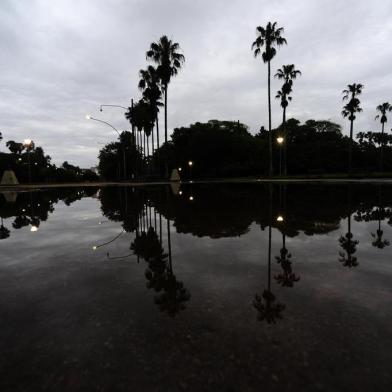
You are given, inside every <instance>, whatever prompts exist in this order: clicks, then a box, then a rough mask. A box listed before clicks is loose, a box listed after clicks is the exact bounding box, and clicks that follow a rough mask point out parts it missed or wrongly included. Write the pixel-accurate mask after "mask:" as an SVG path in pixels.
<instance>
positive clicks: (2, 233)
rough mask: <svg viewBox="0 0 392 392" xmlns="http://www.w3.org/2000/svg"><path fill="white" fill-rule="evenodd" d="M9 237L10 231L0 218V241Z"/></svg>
mask: <svg viewBox="0 0 392 392" xmlns="http://www.w3.org/2000/svg"><path fill="white" fill-rule="evenodd" d="M9 236H10V231H9V229H7V228H6V227H5V226H4V223H3V217H1V225H0V240H5V239H6V238H8V237H9Z"/></svg>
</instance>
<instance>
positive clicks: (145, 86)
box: [138, 65, 163, 154]
mask: <svg viewBox="0 0 392 392" xmlns="http://www.w3.org/2000/svg"><path fill="white" fill-rule="evenodd" d="M139 75H140V81H139V85H138V87H139V89H140V90H142V91H143V99H144V101H145V102H147V104H148V105H149V106H150V111H151V115H152V116H154V119H155V122H156V130H157V149H158V148H159V123H158V113H159V107H160V106H163V104H162V102H161V97H162V92H161V89H160V85H159V84H160V79H159V74H158V72H157V70H156V68H154V67H153V66H152V65H149V66H148V67H147V69H146V70H143V69H142V70H140V71H139ZM152 154H154V133H153V132H152Z"/></svg>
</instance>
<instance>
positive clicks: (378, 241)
mask: <svg viewBox="0 0 392 392" xmlns="http://www.w3.org/2000/svg"><path fill="white" fill-rule="evenodd" d="M386 215H387V214H386V211H385V208H384V206H383V203H382V193H381V186H379V188H378V210H377V218H378V229H377V231H376V234H374V233H371V235H372V237H373V238H374V241H372V245H373V246H374V247H376V248H378V249H384V248H385V247H386V246H389V245H390V242H389V240H387V239H383V235H384V231H383V230H382V229H381V219H385V216H386Z"/></svg>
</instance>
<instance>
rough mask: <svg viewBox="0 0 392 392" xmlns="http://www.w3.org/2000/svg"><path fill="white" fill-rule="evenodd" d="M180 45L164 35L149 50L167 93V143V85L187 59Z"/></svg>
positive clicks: (148, 56)
mask: <svg viewBox="0 0 392 392" xmlns="http://www.w3.org/2000/svg"><path fill="white" fill-rule="evenodd" d="M179 49H180V45H179V44H178V43H177V42H173V41H172V40H170V39H169V38H168V37H167V36H166V35H163V36H162V37H161V38H160V39H159V41H158V42H153V43H152V44H151V45H150V49H149V50H148V51H147V53H146V56H147V59H151V60H152V61H153V62H154V63H156V64H157V65H158V67H157V72H158V74H159V78H160V80H161V84H162V87H163V93H164V95H165V143H167V87H168V85H169V83H170V80H171V78H172V76H175V75H177V73H178V71H179V70H180V68H181V66H182V64H183V63H184V61H185V57H184V55H183V54H181V53H179Z"/></svg>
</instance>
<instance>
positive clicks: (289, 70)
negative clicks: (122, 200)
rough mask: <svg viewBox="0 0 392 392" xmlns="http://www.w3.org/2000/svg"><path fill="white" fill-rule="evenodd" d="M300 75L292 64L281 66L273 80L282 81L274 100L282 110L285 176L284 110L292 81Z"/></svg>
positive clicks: (284, 168)
mask: <svg viewBox="0 0 392 392" xmlns="http://www.w3.org/2000/svg"><path fill="white" fill-rule="evenodd" d="M299 75H302V74H301V71H299V70H297V69H295V65H294V64H288V65H283V66H282V68H279V69H278V70H277V72H276V74H275V78H278V79H281V80H283V81H284V82H283V85H282V88H281V90H279V91H278V92H277V95H276V98H277V99H280V106H281V107H282V108H283V120H282V127H283V137H284V159H283V161H284V167H283V173H284V175H287V134H286V109H287V106H288V105H289V101H290V102H291V100H292V97H291V96H290V94H291V92H292V91H293V80H294V79H296V78H297V76H299Z"/></svg>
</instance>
